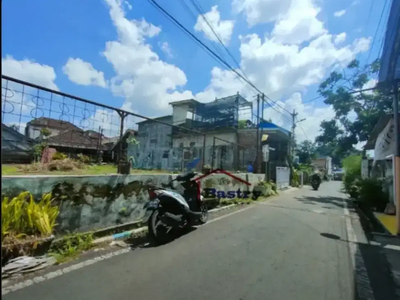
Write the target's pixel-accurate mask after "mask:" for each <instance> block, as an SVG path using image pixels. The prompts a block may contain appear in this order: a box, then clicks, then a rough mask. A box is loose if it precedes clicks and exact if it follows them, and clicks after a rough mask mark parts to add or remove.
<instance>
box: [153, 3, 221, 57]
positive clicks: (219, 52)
mask: <svg viewBox="0 0 400 300" xmlns="http://www.w3.org/2000/svg"><path fill="white" fill-rule="evenodd" d="M179 2H180V3H181V5H182V7H183V9H184V10H185V11H186V12H187V13H188V14H189V15H191V16H192V19H193V20H194V22H197V16H196V14H195V13H194V12H193V11H192V10H191V9H190V7H189V6H188V5H187V4H186V2H185V0H179ZM153 6H154V5H153ZM189 37H190V36H189ZM212 46H213V48H214V50H215V51H216V52H218V54H219V55H220V56H221V57H224V54H223V53H222V52H221V51H220V49H219V48H218V47H217V46H216V45H215V44H212Z"/></svg>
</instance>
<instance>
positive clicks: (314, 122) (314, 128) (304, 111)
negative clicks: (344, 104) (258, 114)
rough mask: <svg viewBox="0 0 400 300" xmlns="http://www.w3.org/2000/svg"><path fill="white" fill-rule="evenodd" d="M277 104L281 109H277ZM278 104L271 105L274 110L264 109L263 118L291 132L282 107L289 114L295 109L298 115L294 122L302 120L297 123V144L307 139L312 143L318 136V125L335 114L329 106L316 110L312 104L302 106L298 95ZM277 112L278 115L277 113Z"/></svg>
mask: <svg viewBox="0 0 400 300" xmlns="http://www.w3.org/2000/svg"><path fill="white" fill-rule="evenodd" d="M278 104H279V106H281V107H279V106H278ZM278 104H275V105H273V107H274V108H271V107H268V108H266V109H265V110H264V116H266V117H265V118H271V119H272V122H274V123H275V124H277V125H278V126H281V127H283V128H285V129H287V130H291V126H292V122H291V117H290V115H289V114H288V113H287V112H285V111H284V110H283V109H282V107H283V108H285V109H286V110H287V111H290V112H291V111H293V109H295V110H296V112H297V113H298V115H297V119H296V120H297V121H301V120H303V119H304V120H303V121H301V122H298V123H297V127H296V140H297V142H302V141H304V140H307V139H308V140H311V141H314V140H315V137H316V136H318V135H319V134H320V132H319V130H320V127H319V125H320V124H321V122H322V121H324V120H331V119H332V118H334V117H335V112H334V110H333V108H332V107H330V106H328V107H318V108H316V107H315V106H314V104H312V103H308V104H304V103H303V99H302V97H301V94H300V93H294V94H292V96H291V97H290V98H289V99H287V100H286V101H283V102H282V101H279V102H278ZM277 111H279V112H280V113H277Z"/></svg>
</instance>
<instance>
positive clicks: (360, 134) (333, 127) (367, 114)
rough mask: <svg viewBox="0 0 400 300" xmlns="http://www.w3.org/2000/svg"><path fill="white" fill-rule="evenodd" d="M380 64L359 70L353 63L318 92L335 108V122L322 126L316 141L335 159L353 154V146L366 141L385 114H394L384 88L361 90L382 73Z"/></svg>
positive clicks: (331, 77) (336, 73)
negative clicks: (331, 152)
mask: <svg viewBox="0 0 400 300" xmlns="http://www.w3.org/2000/svg"><path fill="white" fill-rule="evenodd" d="M379 68H380V65H379V61H378V60H376V61H374V62H373V63H371V64H369V65H366V66H365V67H364V68H360V64H359V61H358V60H353V61H352V62H351V63H350V64H349V65H348V66H347V68H346V69H345V70H343V71H342V72H341V73H340V72H337V71H334V72H332V73H331V74H330V76H329V77H328V78H327V79H326V80H325V81H324V82H322V83H321V84H320V86H319V89H318V92H319V93H320V95H321V96H323V97H324V98H325V100H324V102H325V104H327V105H332V107H333V109H334V111H335V119H334V120H331V121H323V122H322V123H321V131H322V133H321V135H319V136H318V137H317V138H316V143H317V145H318V146H319V147H323V146H324V147H326V148H325V149H324V150H330V151H333V152H334V154H335V155H332V156H335V157H336V159H338V158H340V157H341V158H343V157H346V156H347V155H349V154H351V153H354V152H355V149H354V146H355V145H356V144H357V143H359V142H366V141H367V140H368V138H369V135H370V133H371V132H372V130H373V128H374V126H375V125H376V123H377V122H378V120H379V118H380V117H381V116H382V115H385V114H387V113H390V112H391V111H392V101H391V98H390V96H387V95H386V93H384V92H383V91H382V89H380V88H379V89H375V90H373V91H365V92H356V93H355V92H354V91H358V90H361V89H363V88H364V87H365V85H366V84H367V83H368V82H369V81H370V80H375V79H376V77H377V74H378V72H379Z"/></svg>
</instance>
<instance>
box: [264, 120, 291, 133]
mask: <svg viewBox="0 0 400 300" xmlns="http://www.w3.org/2000/svg"><path fill="white" fill-rule="evenodd" d="M258 128H264V129H276V130H279V131H282V132H283V133H285V134H287V135H289V134H290V131H289V130H286V129H284V128H282V127H279V126H278V125H275V124H274V123H271V122H267V121H265V122H262V121H261V122H260V124H259V125H258Z"/></svg>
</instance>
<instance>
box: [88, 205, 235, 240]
mask: <svg viewBox="0 0 400 300" xmlns="http://www.w3.org/2000/svg"><path fill="white" fill-rule="evenodd" d="M236 206H237V204H231V205H227V206H223V207H219V208H215V209H212V210H210V211H209V213H210V214H215V213H217V212H219V211H223V210H227V209H231V208H233V207H236ZM146 231H147V226H143V227H140V228H136V229H132V230H128V231H124V232H121V233H116V234H113V235H109V236H105V237H102V238H98V239H95V240H94V241H93V244H94V245H98V244H103V243H107V242H111V241H114V240H121V239H127V238H129V237H131V236H132V235H136V234H142V233H144V232H146Z"/></svg>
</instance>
